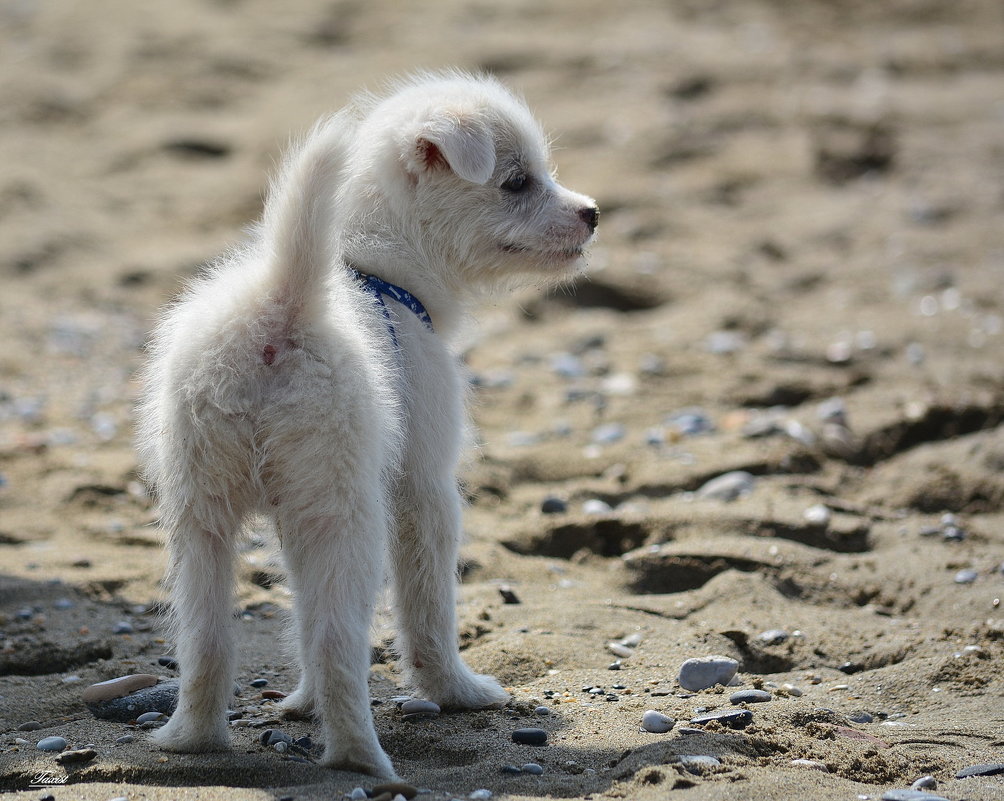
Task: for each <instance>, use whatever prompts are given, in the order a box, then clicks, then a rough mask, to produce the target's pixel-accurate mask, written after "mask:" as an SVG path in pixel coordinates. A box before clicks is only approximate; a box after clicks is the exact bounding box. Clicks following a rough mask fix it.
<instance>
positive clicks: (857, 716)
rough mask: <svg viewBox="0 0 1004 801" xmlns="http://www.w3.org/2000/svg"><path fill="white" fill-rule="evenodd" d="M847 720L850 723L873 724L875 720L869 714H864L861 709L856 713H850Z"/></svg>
mask: <svg viewBox="0 0 1004 801" xmlns="http://www.w3.org/2000/svg"><path fill="white" fill-rule="evenodd" d="M847 719H848V720H849V721H851V723H874V722H875V718H874V717H873V716H872V715H871V713H870V712H865V711H864V710H863V709H859V710H857V711H856V712H851V714H849V715H848V716H847Z"/></svg>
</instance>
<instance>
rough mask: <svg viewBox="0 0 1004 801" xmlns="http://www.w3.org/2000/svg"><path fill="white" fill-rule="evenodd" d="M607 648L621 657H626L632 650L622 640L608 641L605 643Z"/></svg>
mask: <svg viewBox="0 0 1004 801" xmlns="http://www.w3.org/2000/svg"><path fill="white" fill-rule="evenodd" d="M607 650H608V651H610V653H612V654H613V655H614V656H619V657H620V658H621V659H627V658H628V657H629V656H631V654H633V653H634V651H633V650H632V649H631V648H630V647H628V646H627V645H625V644H624V643H622V642H610V643H607Z"/></svg>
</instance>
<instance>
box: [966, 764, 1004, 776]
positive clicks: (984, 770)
mask: <svg viewBox="0 0 1004 801" xmlns="http://www.w3.org/2000/svg"><path fill="white" fill-rule="evenodd" d="M1001 774H1004V765H1002V764H1001V763H999V762H994V763H990V764H987V765H970V766H969V767H968V768H963V769H962V770H960V771H959V772H958V773H956V774H955V778H956V779H968V778H969V777H971V776H1000V775H1001Z"/></svg>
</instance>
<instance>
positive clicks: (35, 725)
mask: <svg viewBox="0 0 1004 801" xmlns="http://www.w3.org/2000/svg"><path fill="white" fill-rule="evenodd" d="M44 728H45V726H43V725H42V724H41V723H39V722H38V721H37V720H29V721H28V722H26V723H22V724H21V725H20V726H18V727H17V730H18V731H38V730H39V729H44Z"/></svg>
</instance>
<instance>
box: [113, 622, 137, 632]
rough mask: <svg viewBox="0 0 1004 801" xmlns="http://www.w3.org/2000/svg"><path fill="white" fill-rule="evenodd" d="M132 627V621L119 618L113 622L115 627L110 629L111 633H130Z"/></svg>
mask: <svg viewBox="0 0 1004 801" xmlns="http://www.w3.org/2000/svg"><path fill="white" fill-rule="evenodd" d="M132 633H133V627H132V623H130V622H129V621H128V620H120V621H119V622H118V623H116V624H115V628H113V629H112V634H132Z"/></svg>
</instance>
